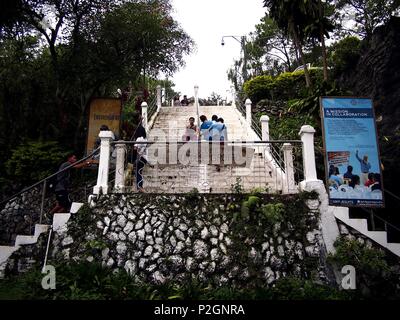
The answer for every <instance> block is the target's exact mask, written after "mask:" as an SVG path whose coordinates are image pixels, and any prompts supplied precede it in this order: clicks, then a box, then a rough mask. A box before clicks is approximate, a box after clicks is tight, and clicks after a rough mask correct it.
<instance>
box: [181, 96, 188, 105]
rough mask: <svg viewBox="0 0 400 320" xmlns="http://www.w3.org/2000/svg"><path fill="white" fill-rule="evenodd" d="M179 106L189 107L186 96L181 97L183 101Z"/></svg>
mask: <svg viewBox="0 0 400 320" xmlns="http://www.w3.org/2000/svg"><path fill="white" fill-rule="evenodd" d="M181 105H182V106H185V107H186V106H188V105H189V100H188V98H187V96H186V95H184V96H183V99H182V101H181Z"/></svg>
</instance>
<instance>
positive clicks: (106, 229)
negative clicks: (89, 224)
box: [103, 227, 108, 236]
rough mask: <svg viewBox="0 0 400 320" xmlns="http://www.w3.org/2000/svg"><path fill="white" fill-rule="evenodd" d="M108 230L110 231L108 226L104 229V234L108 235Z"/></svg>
mask: <svg viewBox="0 0 400 320" xmlns="http://www.w3.org/2000/svg"><path fill="white" fill-rule="evenodd" d="M107 231H108V227H105V228H104V230H103V236H104V235H106V233H107Z"/></svg>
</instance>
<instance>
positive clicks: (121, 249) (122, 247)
mask: <svg viewBox="0 0 400 320" xmlns="http://www.w3.org/2000/svg"><path fill="white" fill-rule="evenodd" d="M126 249H127V248H126V244H125V243H124V242H121V241H118V243H117V252H118V253H119V254H121V255H122V254H125V252H126Z"/></svg>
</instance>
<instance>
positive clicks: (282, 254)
mask: <svg viewBox="0 0 400 320" xmlns="http://www.w3.org/2000/svg"><path fill="white" fill-rule="evenodd" d="M278 255H279V256H280V257H283V256H284V255H285V250H284V249H283V246H278Z"/></svg>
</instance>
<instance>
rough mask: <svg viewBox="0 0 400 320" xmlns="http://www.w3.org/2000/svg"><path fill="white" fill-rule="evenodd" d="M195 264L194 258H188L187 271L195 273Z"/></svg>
mask: <svg viewBox="0 0 400 320" xmlns="http://www.w3.org/2000/svg"><path fill="white" fill-rule="evenodd" d="M195 264H196V263H195V260H194V259H193V258H192V257H188V258H187V259H186V263H185V266H186V270H187V271H189V272H190V271H193V269H194V268H195Z"/></svg>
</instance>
